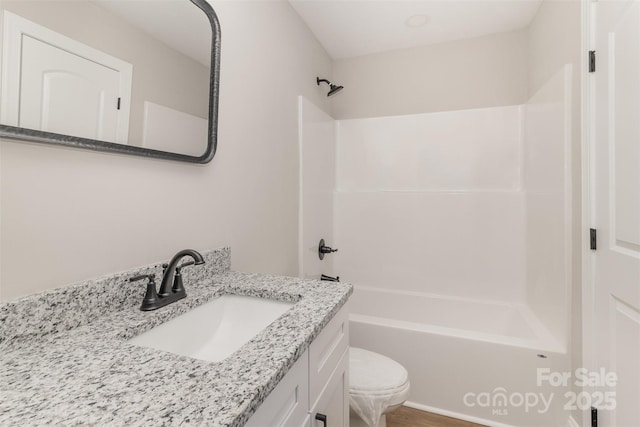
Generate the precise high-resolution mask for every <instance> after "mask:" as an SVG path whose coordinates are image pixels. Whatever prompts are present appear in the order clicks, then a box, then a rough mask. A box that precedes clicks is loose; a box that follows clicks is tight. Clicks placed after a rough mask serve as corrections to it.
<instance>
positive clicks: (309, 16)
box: [289, 0, 541, 59]
mask: <svg viewBox="0 0 640 427" xmlns="http://www.w3.org/2000/svg"><path fill="white" fill-rule="evenodd" d="M289 2H290V3H291V5H292V6H293V8H294V9H295V10H296V11H297V12H298V14H299V15H300V16H301V17H302V19H303V20H304V21H305V22H306V23H307V25H308V26H309V28H310V29H311V31H313V33H314V34H315V36H316V37H317V38H318V40H319V41H320V43H322V45H323V46H324V48H325V49H326V50H327V52H328V53H329V55H330V56H331V57H332V58H333V59H343V58H351V57H355V56H362V55H368V54H372V53H378V52H384V51H388V50H395V49H404V48H409V47H416V46H421V45H426V44H433V43H442V42H446V41H452V40H459V39H465V38H471V37H478V36H482V35H487V34H494V33H502V32H507V31H514V30H517V29H521V28H525V27H527V26H528V25H529V23H530V22H531V20H532V19H533V17H534V16H535V14H536V12H537V11H538V7H539V6H540V3H541V0H409V1H407V0H289ZM425 21H426V23H424V22H425ZM422 23H424V25H420V24H422ZM412 25H413V26H412Z"/></svg>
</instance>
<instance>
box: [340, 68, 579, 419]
mask: <svg viewBox="0 0 640 427" xmlns="http://www.w3.org/2000/svg"><path fill="white" fill-rule="evenodd" d="M570 91H571V67H570V66H567V67H564V68H563V69H561V70H560V71H558V72H557V73H556V75H555V76H554V77H553V78H552V79H551V80H550V81H549V82H548V83H547V84H546V85H545V86H543V87H542V88H541V89H540V91H539V92H538V93H536V94H535V95H534V96H533V97H532V98H531V99H530V100H529V102H528V103H527V104H525V105H517V106H508V107H495V108H487V109H477V110H465V111H452V112H443V113H434V114H421V115H412V116H398V117H382V118H372V119H358V120H343V121H339V122H338V140H337V190H336V193H335V219H334V221H335V240H336V245H337V246H339V247H340V248H341V249H342V252H341V256H339V257H336V259H335V260H334V267H335V269H336V271H340V274H341V275H342V276H343V277H345V278H346V280H348V281H350V282H351V283H354V284H355V285H356V291H355V293H354V298H353V311H352V312H353V316H352V323H351V325H352V344H353V345H355V346H360V347H364V348H367V349H371V350H373V351H379V352H386V354H388V355H389V356H390V357H392V358H394V359H396V360H398V362H400V363H401V364H403V365H404V366H406V367H407V369H408V370H409V375H410V378H411V381H412V383H413V384H414V389H413V392H412V396H411V398H410V401H411V403H410V404H413V405H415V406H417V407H420V408H423V409H428V410H432V411H435V412H439V413H443V414H445V415H453V416H456V417H458V418H466V419H469V420H472V421H473V420H475V421H477V422H479V423H481V424H494V425H495V424H499V423H506V424H512V425H517V426H541V425H545V426H547V425H548V426H551V425H563V424H564V423H566V420H567V418H568V417H569V415H570V413H569V412H568V411H567V412H565V411H564V410H563V406H564V404H565V403H566V402H565V398H564V392H565V391H566V390H567V389H566V387H550V386H546V387H543V386H538V383H537V372H538V369H539V368H548V369H550V370H552V371H565V370H568V369H569V360H568V357H567V348H568V340H569V334H568V330H569V319H570V317H569V316H570V308H569V307H570V305H569V304H570V283H571V276H570V255H571V254H570V242H571V234H570V232H571V227H570V220H569V218H571V211H570V202H571V193H570V176H571V175H570V174H571V170H570V156H569V146H570V141H571V132H570V123H571V121H570V120H571V109H570V105H571V104H570V96H569V94H570V93H571V92H570ZM381 224H384V225H385V226H381ZM380 248H384V250H379V249H380ZM372 265H375V266H376V267H375V268H371V266H372ZM407 349H411V351H407ZM539 354H541V355H543V356H545V357H546V358H542V357H539V356H538V355H539ZM496 390H497V392H504V394H506V395H507V396H511V394H513V393H515V392H519V393H522V392H528V393H537V394H536V398H537V401H538V402H539V403H540V404H542V403H543V402H546V403H544V404H543V405H542V406H539V407H536V408H526V407H525V406H518V405H516V404H514V403H508V404H507V405H506V406H501V405H500V404H489V405H480V404H478V403H477V402H465V401H464V397H465V395H467V393H476V394H477V395H480V393H489V395H490V394H491V393H494V394H495V393H496ZM530 398H533V395H531V397H530ZM542 398H544V399H542ZM496 399H498V398H496ZM497 402H502V401H501V400H500V399H498V400H497ZM514 402H515V403H518V400H517V399H515V400H514Z"/></svg>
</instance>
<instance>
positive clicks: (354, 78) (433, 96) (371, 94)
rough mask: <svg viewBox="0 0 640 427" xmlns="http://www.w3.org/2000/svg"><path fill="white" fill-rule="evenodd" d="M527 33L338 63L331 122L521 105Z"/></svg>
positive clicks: (395, 52) (434, 45) (428, 46)
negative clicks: (337, 89)
mask: <svg viewBox="0 0 640 427" xmlns="http://www.w3.org/2000/svg"><path fill="white" fill-rule="evenodd" d="M527 43H528V40H527V31H526V30H521V31H515V32H509V33H500V34H492V35H488V36H483V37H477V38H472V39H465V40H457V41H453V42H448V43H438V44H433V45H427V46H422V47H416V48H410V49H402V50H396V51H391V52H384V53H380V54H373V55H366V56H361V57H357V58H351V59H344V60H338V61H336V62H335V65H334V80H335V83H338V84H341V85H343V86H344V87H345V89H344V90H343V91H342V92H341V93H340V95H337V96H336V97H335V101H334V106H333V115H334V117H335V118H336V119H351V118H360V117H380V116H395V115H404V114H416V113H429V112H437V111H448V110H463V109H470V108H485V107H493V106H504V105H515V104H522V103H523V102H525V101H526V100H527V98H528V96H527V92H528V90H527V78H528V49H527Z"/></svg>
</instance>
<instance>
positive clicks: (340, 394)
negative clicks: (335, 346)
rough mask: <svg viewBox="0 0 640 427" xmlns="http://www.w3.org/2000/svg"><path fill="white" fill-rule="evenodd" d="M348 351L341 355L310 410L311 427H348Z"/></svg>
mask: <svg viewBox="0 0 640 427" xmlns="http://www.w3.org/2000/svg"><path fill="white" fill-rule="evenodd" d="M348 380H349V349H348V348H347V349H346V350H345V351H344V352H343V353H342V357H341V359H340V361H339V362H338V365H337V366H336V369H335V370H334V371H333V373H332V374H331V376H330V377H329V381H328V382H327V383H326V385H325V387H324V388H323V389H322V392H321V393H320V396H319V398H318V400H317V403H316V405H315V406H314V407H313V409H312V410H311V426H312V427H348V426H349V381H348Z"/></svg>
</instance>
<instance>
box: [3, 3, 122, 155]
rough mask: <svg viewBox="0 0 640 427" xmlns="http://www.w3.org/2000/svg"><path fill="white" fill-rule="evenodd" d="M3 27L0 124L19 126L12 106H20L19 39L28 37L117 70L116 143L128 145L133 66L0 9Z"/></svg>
mask: <svg viewBox="0 0 640 427" xmlns="http://www.w3.org/2000/svg"><path fill="white" fill-rule="evenodd" d="M2 26H3V29H2V65H3V67H2V70H1V73H0V80H1V82H0V91H1V92H0V93H1V94H2V97H1V98H0V123H2V124H3V125H10V126H18V125H19V124H18V120H19V109H18V108H15V106H16V105H20V104H19V103H20V75H21V62H22V59H21V58H22V53H21V52H22V38H23V36H28V37H32V38H34V39H37V40H39V41H41V42H43V43H46V44H50V45H51V46H54V47H57V48H60V49H62V50H65V51H67V52H69V53H71V54H74V55H77V56H79V57H82V58H85V59H87V60H89V61H92V62H95V63H97V64H99V65H102V66H104V67H107V68H111V69H112V70H115V71H117V72H118V75H119V76H120V81H119V88H120V93H119V94H118V96H119V97H120V98H121V100H122V102H121V103H120V113H119V114H118V128H117V130H116V140H115V142H116V143H118V144H127V142H128V140H129V118H130V111H131V85H132V81H133V65H131V64H130V63H128V62H125V61H123V60H121V59H119V58H116V57H114V56H111V55H109V54H107V53H104V52H102V51H100V50H98V49H95V48H93V47H91V46H88V45H86V44H84V43H80V42H79V41H77V40H74V39H72V38H70V37H67V36H65V35H62V34H60V33H57V32H55V31H53V30H50V29H49V28H47V27H44V26H42V25H39V24H36V23H35V22H32V21H29V20H28V19H25V18H23V17H21V16H19V15H16V14H15V13H12V12H9V11H7V10H5V11H4V12H3V17H2Z"/></svg>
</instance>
